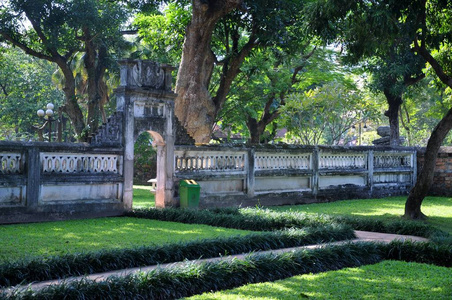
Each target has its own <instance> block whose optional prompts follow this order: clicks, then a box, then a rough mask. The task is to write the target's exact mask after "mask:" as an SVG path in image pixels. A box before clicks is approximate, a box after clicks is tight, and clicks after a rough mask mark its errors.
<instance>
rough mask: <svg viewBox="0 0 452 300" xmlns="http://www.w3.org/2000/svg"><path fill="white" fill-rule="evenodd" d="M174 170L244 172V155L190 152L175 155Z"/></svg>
mask: <svg viewBox="0 0 452 300" xmlns="http://www.w3.org/2000/svg"><path fill="white" fill-rule="evenodd" d="M175 154H176V155H175V169H176V172H178V171H214V172H228V171H244V170H245V157H246V156H245V154H244V153H236V152H229V153H228V152H207V151H199V152H196V151H190V153H183V152H178V151H176V153H175Z"/></svg>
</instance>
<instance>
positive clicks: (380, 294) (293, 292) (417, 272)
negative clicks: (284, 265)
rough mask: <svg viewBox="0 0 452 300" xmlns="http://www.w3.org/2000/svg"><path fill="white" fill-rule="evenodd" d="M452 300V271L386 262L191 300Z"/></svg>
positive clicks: (248, 287)
mask: <svg viewBox="0 0 452 300" xmlns="http://www.w3.org/2000/svg"><path fill="white" fill-rule="evenodd" d="M304 298H309V299H422V300H425V299H435V300H439V299H452V269H450V268H445V267H437V266H432V265H426V264H418V263H405V262H399V261H384V262H381V263H378V264H375V265H369V266H363V267H361V268H348V269H343V270H339V271H331V272H325V273H319V274H309V275H301V276H295V277H292V278H288V279H285V280H279V281H276V282H266V283H259V284H249V285H246V286H243V287H240V288H236V289H232V290H226V291H220V292H217V293H206V294H203V295H198V296H193V297H191V298H189V299H192V300H194V299H216V300H226V299H227V300H232V299H237V300H238V299H256V300H257V299H262V300H263V299H266V300H270V299H285V300H290V299H293V300H295V299H304Z"/></svg>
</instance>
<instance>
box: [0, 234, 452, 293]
mask: <svg viewBox="0 0 452 300" xmlns="http://www.w3.org/2000/svg"><path fill="white" fill-rule="evenodd" d="M385 259H395V260H404V261H413V262H419V263H431V264H435V265H440V266H446V267H451V266H452V248H450V247H446V246H438V245H434V244H431V243H412V242H392V243H390V244H382V243H355V244H352V243H349V244H345V245H339V246H327V247H324V248H319V249H314V250H299V251H294V252H289V253H282V254H265V255H263V254H252V255H249V256H247V257H246V258H245V259H243V260H237V259H232V260H224V261H218V262H209V263H201V264H196V263H187V264H185V265H182V266H178V267H173V268H165V269H157V270H154V271H151V272H148V273H138V274H133V275H128V276H125V277H115V276H112V277H110V278H108V279H107V280H106V281H103V282H94V281H92V280H88V279H83V280H81V281H74V282H70V283H62V284H59V285H55V286H50V287H46V288H44V289H42V290H38V291H35V292H33V291H31V290H21V289H20V288H18V289H15V290H13V291H12V292H11V294H10V295H6V294H3V297H5V298H6V297H8V298H11V299H87V298H89V299H178V298H181V297H188V296H191V295H194V294H201V293H204V292H207V291H218V290H224V289H231V288H235V287H238V286H241V285H244V284H248V283H257V282H266V281H274V280H278V279H284V278H288V277H292V276H295V275H300V274H306V273H318V272H325V271H332V270H338V269H342V268H346V267H358V266H362V265H366V264H373V263H377V262H380V261H382V260H385ZM0 296H2V295H1V294H0Z"/></svg>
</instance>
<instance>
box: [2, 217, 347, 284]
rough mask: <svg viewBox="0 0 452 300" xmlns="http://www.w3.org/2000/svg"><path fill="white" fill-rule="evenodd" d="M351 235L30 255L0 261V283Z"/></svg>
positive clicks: (324, 231) (343, 231)
mask: <svg viewBox="0 0 452 300" xmlns="http://www.w3.org/2000/svg"><path fill="white" fill-rule="evenodd" d="M353 237H354V233H353V230H352V229H351V228H350V227H348V226H343V225H341V226H336V225H327V226H323V227H316V228H305V229H303V230H295V229H291V230H283V231H275V232H264V233H259V234H258V233H256V234H252V235H246V236H236V237H233V238H231V237H229V238H217V239H208V240H201V241H193V242H188V243H177V244H169V245H168V244H167V245H163V246H152V247H139V248H133V249H115V250H104V251H98V252H92V253H80V254H68V255H64V256H54V257H50V258H34V259H32V260H28V261H27V260H21V261H17V262H10V263H5V264H2V265H0V286H10V285H16V284H19V283H28V282H32V281H44V280H50V279H56V278H66V277H69V276H78V275H84V274H93V273H99V272H106V271H111V270H118V269H125V268H132V267H139V266H147V265H155V264H161V263H168V262H175V261H182V260H184V259H198V258H199V257H204V258H208V257H217V256H221V255H228V254H239V253H246V252H252V251H259V250H271V249H280V248H289V247H297V246H303V245H308V244H319V243H324V242H329V241H337V240H345V239H350V238H353Z"/></svg>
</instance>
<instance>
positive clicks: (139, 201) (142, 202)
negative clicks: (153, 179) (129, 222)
mask: <svg viewBox="0 0 452 300" xmlns="http://www.w3.org/2000/svg"><path fill="white" fill-rule="evenodd" d="M150 190H151V187H150V186H148V185H134V186H133V208H145V207H155V195H154V194H151V192H150Z"/></svg>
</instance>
